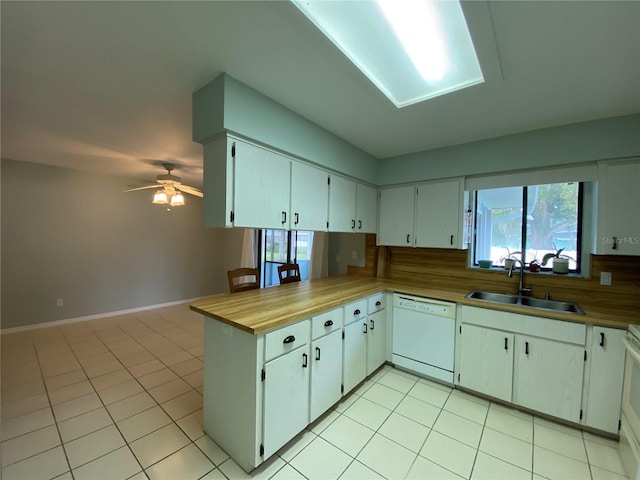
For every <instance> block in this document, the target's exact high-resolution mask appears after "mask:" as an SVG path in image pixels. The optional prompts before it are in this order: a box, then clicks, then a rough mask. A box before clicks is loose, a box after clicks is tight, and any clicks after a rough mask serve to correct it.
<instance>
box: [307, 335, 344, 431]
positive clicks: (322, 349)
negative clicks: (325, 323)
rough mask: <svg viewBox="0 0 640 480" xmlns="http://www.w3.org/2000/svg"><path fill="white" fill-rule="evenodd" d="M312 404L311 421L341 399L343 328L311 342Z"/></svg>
mask: <svg viewBox="0 0 640 480" xmlns="http://www.w3.org/2000/svg"><path fill="white" fill-rule="evenodd" d="M310 362H311V406H310V410H309V423H311V422H313V421H314V420H316V419H317V418H318V417H319V416H320V415H322V414H323V413H324V412H326V411H327V410H328V409H329V408H331V406H332V405H333V404H334V403H336V402H337V401H338V400H340V397H341V390H340V387H341V385H342V330H336V331H334V332H332V333H330V334H329V335H325V336H324V337H322V338H319V339H318V340H315V341H314V342H312V343H311V360H310Z"/></svg>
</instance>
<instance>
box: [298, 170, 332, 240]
mask: <svg viewBox="0 0 640 480" xmlns="http://www.w3.org/2000/svg"><path fill="white" fill-rule="evenodd" d="M328 179H329V174H328V173H327V172H325V171H324V170H321V169H319V168H315V167H312V166H311V165H306V164H304V163H300V162H295V161H294V162H292V164H291V219H290V225H291V229H293V230H316V231H320V230H326V229H327V214H328V203H329V182H328Z"/></svg>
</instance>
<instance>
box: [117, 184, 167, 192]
mask: <svg viewBox="0 0 640 480" xmlns="http://www.w3.org/2000/svg"><path fill="white" fill-rule="evenodd" d="M147 188H162V185H147V186H146V187H138V188H130V189H129V190H123V191H122V192H123V193H124V192H135V191H136V190H145V189H147Z"/></svg>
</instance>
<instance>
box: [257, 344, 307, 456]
mask: <svg viewBox="0 0 640 480" xmlns="http://www.w3.org/2000/svg"><path fill="white" fill-rule="evenodd" d="M309 362H310V359H309V344H306V345H303V346H301V347H298V348H297V349H295V350H293V351H291V352H289V353H287V354H285V355H282V356H281V357H278V358H276V359H275V360H272V361H270V362H267V363H265V365H264V372H265V379H264V410H263V419H264V430H263V445H264V458H268V457H270V456H271V455H272V454H274V453H275V452H276V451H277V450H278V449H279V448H280V447H282V446H283V445H284V444H285V443H287V442H288V441H289V440H291V439H292V438H293V437H294V436H295V435H296V434H297V433H298V432H300V431H301V430H303V429H304V428H305V427H306V426H307V425H308V423H309Z"/></svg>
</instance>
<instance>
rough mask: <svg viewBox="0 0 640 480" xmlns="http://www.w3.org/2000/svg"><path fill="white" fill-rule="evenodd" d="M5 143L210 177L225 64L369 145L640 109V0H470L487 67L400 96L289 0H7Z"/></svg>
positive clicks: (144, 171)
mask: <svg viewBox="0 0 640 480" xmlns="http://www.w3.org/2000/svg"><path fill="white" fill-rule="evenodd" d="M0 5H1V7H0V8H1V12H0V13H1V22H2V24H1V41H2V45H1V48H2V57H1V59H2V70H1V74H2V79H1V80H2V99H1V100H2V104H1V114H2V118H1V120H2V124H1V128H2V138H1V140H2V144H1V148H2V151H1V154H2V158H8V159H14V160H22V161H30V162H38V163H46V164H52V165H58V166H63V167H69V168H76V169H79V170H85V171H93V172H101V173H111V174H115V175H119V176H123V177H128V178H131V179H136V180H138V181H143V180H152V179H153V178H154V177H155V175H156V174H158V173H163V172H162V168H161V167H159V166H158V163H162V162H165V161H172V162H176V163H177V164H179V165H180V166H181V167H182V168H179V169H177V170H176V172H175V173H176V174H178V175H181V176H182V177H183V179H184V180H185V183H187V182H190V183H191V184H194V185H196V186H199V185H201V180H202V147H201V146H200V145H198V144H196V143H193V142H192V140H191V94H192V92H194V91H195V90H197V89H199V88H200V87H202V86H204V85H205V84H207V83H208V82H209V81H211V80H213V79H214V78H215V77H217V76H218V75H219V74H220V73H222V72H227V73H228V74H230V75H231V76H233V77H235V78H236V79H238V80H240V81H241V82H243V83H245V84H247V85H249V86H251V87H253V88H255V89H256V90H258V91H260V92H262V93H263V94H265V95H267V96H269V97H271V98H273V99H274V100H276V101H277V102H279V103H281V104H283V105H285V106H287V107H289V108H290V109H292V110H294V111H296V112H297V113H299V114H300V115H302V116H304V117H306V118H308V119H309V120H311V121H313V122H315V123H316V124H318V125H320V126H321V127H324V128H325V129H327V130H329V131H331V132H333V133H334V134H335V135H337V136H339V137H341V138H343V139H344V140H346V141H348V142H350V143H352V144H353V145H355V146H357V147H359V148H361V149H362V150H364V151H366V152H368V153H369V154H370V155H372V156H373V157H376V158H388V157H394V156H399V155H403V154H407V153H412V152H417V151H422V150H428V149H433V148H439V147H443V146H447V145H454V144H459V143H465V142H470V141H475V140H480V139H485V138H491V137H497V136H501V135H506V134H511V133H517V132H522V131H527V130H533V129H538V128H544V127H549V126H555V125H563V124H567V123H573V122H580V121H586V120H591V119H596V118H605V117H611V116H618V115H625V114H629V113H635V112H639V111H640V2H637V1H623V2H615V1H603V2H597V1H570V2H563V1H554V2H544V1H540V2H539V1H515V2H508V1H496V2H489V3H488V4H487V3H485V2H479V1H477V2H471V3H466V4H464V9H465V13H466V15H467V18H468V21H469V24H470V30H471V33H472V36H473V37H474V42H475V44H476V49H477V51H478V54H479V57H480V62H481V65H482V68H483V71H484V74H485V80H486V81H485V83H484V84H481V85H477V86H474V87H471V88H468V89H465V90H462V91H458V92H454V93H450V94H448V95H445V96H442V97H439V98H436V99H432V100H429V101H426V102H422V103H420V104H416V105H413V106H410V107H406V108H403V109H397V108H396V107H395V106H394V105H393V104H392V103H391V102H390V101H389V100H388V99H387V98H386V97H385V96H384V95H383V94H382V93H381V92H379V91H378V90H377V89H376V88H375V87H374V86H373V85H372V84H371V83H370V82H369V80H368V79H367V78H366V77H365V76H364V75H363V74H362V73H361V72H360V71H359V70H358V69H357V68H356V67H355V66H353V65H352V64H351V63H349V61H348V60H347V59H346V58H345V57H344V56H343V55H342V54H341V53H340V52H339V51H338V49H337V48H336V47H334V46H333V44H332V43H331V42H330V41H329V40H327V39H326V38H324V37H323V36H322V34H320V33H319V32H318V31H317V30H316V29H315V27H314V26H313V25H312V24H311V23H310V22H309V21H308V20H307V19H306V18H305V17H304V16H303V15H302V14H301V13H300V12H299V11H298V9H297V8H295V6H293V5H292V4H290V3H289V2H287V1H262V2H260V1H259V2H249V1H227V2H225V1H215V2H214V1H205V2H152V1H150V2H26V1H18V2H12V1H6V0H3V1H2V2H1V4H0Z"/></svg>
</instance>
